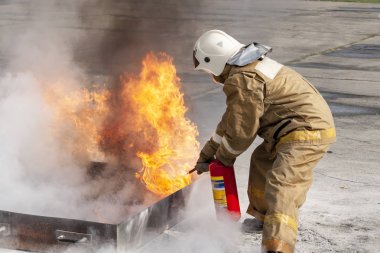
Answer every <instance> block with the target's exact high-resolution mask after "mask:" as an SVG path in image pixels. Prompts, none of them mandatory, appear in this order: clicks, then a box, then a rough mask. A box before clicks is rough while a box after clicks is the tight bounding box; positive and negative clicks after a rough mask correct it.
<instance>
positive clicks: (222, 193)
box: [211, 176, 227, 207]
mask: <svg viewBox="0 0 380 253" xmlns="http://www.w3.org/2000/svg"><path fill="white" fill-rule="evenodd" d="M211 182H212V192H213V195H214V202H215V205H216V206H218V207H227V198H226V189H225V187H224V179H223V177H221V176H219V177H211Z"/></svg>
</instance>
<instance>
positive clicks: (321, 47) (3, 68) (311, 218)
mask: <svg viewBox="0 0 380 253" xmlns="http://www.w3.org/2000/svg"><path fill="white" fill-rule="evenodd" d="M78 2H81V4H80V5H77V4H73V5H72V6H70V7H67V8H64V9H62V8H60V7H59V6H58V7H57V5H53V4H47V5H45V4H44V5H38V4H36V2H34V1H6V0H0V73H3V72H7V71H8V70H9V69H14V68H16V69H17V68H19V70H22V69H25V68H27V67H28V66H9V62H10V61H11V59H12V58H13V57H15V55H12V53H11V52H12V50H11V49H12V48H13V47H14V46H15V45H14V43H12V42H15V41H17V39H18V38H19V37H20V35H22V34H25V32H26V31H28V29H30V25H31V24H33V25H35V26H37V27H39V26H41V27H43V29H42V30H41V36H47V35H49V34H50V33H49V32H50V31H52V30H53V31H56V32H58V33H59V34H61V33H63V34H65V35H66V34H67V36H69V37H70V38H71V39H70V41H71V42H73V43H72V44H73V52H74V54H73V58H74V60H75V62H77V63H78V65H80V66H81V67H82V68H83V69H85V70H86V72H87V73H89V74H90V75H91V76H94V77H99V76H101V77H104V76H113V75H117V74H119V73H121V72H123V71H125V70H134V69H137V68H139V62H140V60H141V58H142V56H143V55H144V54H145V53H146V52H147V51H150V50H153V51H166V52H168V53H169V54H170V55H172V56H173V57H174V59H175V64H176V66H177V69H178V73H179V76H180V77H181V79H182V83H183V91H184V93H185V98H186V102H187V104H188V106H189V113H188V115H189V117H190V118H191V119H192V120H193V121H195V122H196V123H197V125H198V128H199V132H200V137H199V139H200V142H201V143H204V142H205V141H206V140H207V139H208V138H209V136H211V134H212V132H213V131H214V128H215V126H216V124H217V122H218V120H219V118H220V116H221V114H222V113H223V111H224V108H225V105H224V97H223V94H222V91H221V88H220V87H218V86H216V85H215V84H213V83H212V82H211V81H210V78H209V77H208V76H207V75H206V74H203V73H201V72H194V71H193V70H192V66H191V51H192V46H193V43H194V42H195V40H196V38H197V37H198V36H199V35H200V34H201V33H202V32H203V31H206V30H208V29H213V28H217V29H221V30H225V31H226V32H228V33H230V34H231V35H233V36H235V37H236V38H238V39H239V40H240V41H241V42H243V43H249V42H251V41H257V42H261V43H264V44H267V45H270V46H272V47H273V48H274V51H273V53H272V55H271V57H272V58H274V59H276V60H278V61H279V62H282V63H284V64H287V65H290V66H292V67H294V68H295V69H297V70H298V71H299V72H300V73H302V74H303V75H305V76H306V77H307V78H308V79H309V80H311V81H312V82H313V84H315V86H316V87H317V88H318V89H319V90H320V91H321V92H322V93H323V95H324V96H325V98H326V99H327V101H328V102H329V104H330V106H331V108H332V110H333V113H334V116H335V123H336V126H337V134H338V141H337V142H336V143H335V144H334V145H333V146H332V148H331V153H329V154H327V155H326V157H325V158H324V159H323V160H322V161H321V162H320V163H319V165H318V166H317V168H316V170H315V176H314V178H315V180H314V184H313V186H312V188H311V190H310V193H309V196H308V200H307V201H306V203H305V205H304V206H303V208H302V209H301V210H302V211H301V217H300V224H301V225H300V231H299V242H298V244H297V252H377V251H378V250H380V230H379V229H378V228H379V227H380V218H379V216H380V200H379V193H378V192H379V190H380V172H379V165H380V156H379V151H380V144H379V142H380V115H379V114H380V82H379V79H380V74H379V73H380V5H378V4H357V3H342V2H325V1H323V2H320V1H300V0H257V1H250V0H240V1H226V0H208V1H206V0H203V1H200V0H195V1H190V0H187V1H175V0H171V1H165V3H163V1H137V0H135V1H128V2H126V1H125V2H121V1H92V2H91V1H78ZM41 13H43V14H44V15H41ZM46 23H48V27H49V29H47V32H45V33H44V28H46V26H47V25H46ZM74 42H75V43H74ZM38 57H42V58H41V59H43V57H44V55H43V54H42V55H39V56H38ZM36 59H39V58H36ZM31 67H32V66H31ZM258 143H260V140H256V141H255V143H254V145H253V146H252V148H251V149H250V150H248V151H247V152H245V153H244V154H243V155H242V156H240V157H239V158H238V160H237V163H236V171H237V180H238V185H239V194H240V198H241V206H242V209H243V210H244V209H246V207H247V205H248V202H247V197H246V194H245V191H246V185H247V178H248V168H249V157H250V153H251V152H252V150H253V148H254V147H255V146H256V145H257V144H258ZM205 178H206V176H203V178H201V181H200V182H201V183H200V184H199V185H200V186H199V187H198V189H196V191H195V192H194V194H193V196H192V199H191V204H190V208H189V210H190V211H189V212H188V219H187V220H185V221H184V222H183V223H182V224H179V225H178V226H176V227H174V228H172V229H170V230H168V231H167V232H166V233H165V234H164V235H163V236H161V237H159V238H157V239H156V240H155V241H153V242H152V243H151V244H149V245H147V246H146V247H145V248H143V249H142V250H141V251H140V252H153V251H156V252H164V251H166V252H171V251H173V252H195V251H198V252H219V251H221V250H222V251H223V249H224V250H226V248H227V249H230V250H229V251H228V252H258V246H259V245H260V240H261V238H260V234H251V235H249V234H240V233H233V232H231V233H222V232H220V231H216V230H218V229H220V230H223V229H225V228H220V227H218V225H216V223H215V222H213V221H212V220H213V218H212V213H213V210H212V202H211V201H212V199H211V195H210V194H211V192H210V189H209V185H208V184H209V182H208V180H206V179H207V178H206V179H205ZM199 196H202V197H199ZM205 224H207V225H205ZM213 226H215V227H213ZM235 229H236V227H235V226H233V227H232V228H231V229H230V230H231V231H234V230H235ZM179 248H180V249H181V250H178V249H179ZM176 250H177V251H176Z"/></svg>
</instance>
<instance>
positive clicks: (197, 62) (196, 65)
mask: <svg viewBox="0 0 380 253" xmlns="http://www.w3.org/2000/svg"><path fill="white" fill-rule="evenodd" d="M195 53H196V51H195V50H193V64H194V68H197V67H198V66H199V61H198V60H197V58H196V57H195Z"/></svg>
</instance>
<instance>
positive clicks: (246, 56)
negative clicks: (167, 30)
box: [193, 30, 335, 253]
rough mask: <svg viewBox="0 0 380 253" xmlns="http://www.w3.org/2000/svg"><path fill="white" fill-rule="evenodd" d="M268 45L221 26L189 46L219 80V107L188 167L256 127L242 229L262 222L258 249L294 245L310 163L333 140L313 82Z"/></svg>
mask: <svg viewBox="0 0 380 253" xmlns="http://www.w3.org/2000/svg"><path fill="white" fill-rule="evenodd" d="M271 50H272V49H271V48H270V47H268V46H265V45H262V44H259V43H255V42H253V43H250V44H248V45H243V44H241V43H240V42H238V41H237V40H236V39H234V38H232V37H231V36H229V35H228V34H226V33H225V32H223V31H220V30H211V31H208V32H206V33H204V34H203V35H202V36H200V38H199V39H198V40H197V42H196V43H195V46H194V51H193V60H194V67H195V69H196V70H203V71H206V72H207V73H210V74H211V75H212V77H213V79H214V80H215V81H216V82H218V83H220V84H222V85H223V91H224V93H225V94H226V104H227V108H226V111H225V113H224V115H223V117H222V119H221V121H220V122H219V124H218V125H217V128H216V131H215V133H214V135H213V136H212V137H211V139H210V140H209V141H208V142H207V143H206V144H205V146H204V147H203V148H202V151H201V153H200V155H199V159H198V161H197V164H196V166H195V168H196V169H197V171H198V174H200V173H203V172H206V171H208V164H209V163H210V162H211V161H212V160H214V159H216V160H219V161H220V162H222V163H223V164H224V165H225V166H230V165H233V164H234V162H235V159H236V157H238V156H239V155H240V154H241V153H243V152H244V151H245V150H247V149H248V147H249V146H250V145H251V144H252V142H253V140H254V139H255V138H256V135H258V136H260V137H261V138H262V139H263V142H262V143H261V144H260V145H259V146H258V147H257V148H256V149H255V150H254V152H253V154H252V157H251V163H250V172H249V179H248V197H249V207H248V210H247V213H248V214H251V215H252V216H254V217H255V218H254V219H247V220H245V221H244V222H243V225H242V227H243V229H244V230H260V229H261V230H262V231H263V232H262V233H263V234H262V235H263V236H262V251H263V252H282V253H289V252H294V246H295V243H296V239H297V231H298V210H299V208H300V207H301V205H302V204H303V203H304V201H305V198H306V193H307V191H308V190H309V188H310V185H311V183H312V177H313V168H314V167H315V166H316V165H317V163H318V161H319V160H320V159H321V158H322V157H323V155H324V154H325V153H326V151H327V150H328V148H329V145H330V144H331V143H333V142H334V141H335V128H334V121H333V117H332V114H331V111H330V109H329V106H328V105H327V103H326V101H325V100H324V99H323V97H322V96H321V94H320V93H319V92H318V91H317V89H316V88H315V87H314V86H313V85H312V84H311V83H310V82H309V81H308V80H306V79H305V78H304V77H303V76H302V75H300V74H299V73H297V72H296V71H294V70H293V69H291V68H288V67H286V66H284V65H282V64H281V63H278V62H276V61H275V60H273V59H271V58H269V57H268V56H267V55H268V53H270V52H271Z"/></svg>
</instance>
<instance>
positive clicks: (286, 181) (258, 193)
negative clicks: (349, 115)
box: [247, 141, 329, 253]
mask: <svg viewBox="0 0 380 253" xmlns="http://www.w3.org/2000/svg"><path fill="white" fill-rule="evenodd" d="M328 147H329V144H322V143H319V144H311V143H309V144H308V143H299V142H294V143H281V144H278V145H277V146H276V147H275V148H274V147H273V145H271V144H269V143H268V142H265V141H264V142H263V143H262V144H261V145H260V146H258V147H257V148H256V149H255V151H254V152H253V154H252V157H251V166H250V174H249V182H248V196H249V201H250V205H249V207H248V211H247V212H248V213H249V214H251V215H253V216H255V217H256V218H257V219H259V220H261V221H264V229H263V239H262V249H263V251H280V252H283V253H289V252H294V246H295V243H296V240H297V231H298V209H299V208H300V207H301V205H302V204H303V203H304V201H305V199H306V193H307V191H308V190H309V188H310V185H311V183H312V178H313V168H314V167H315V166H316V165H317V163H318V161H319V160H320V159H321V158H322V157H323V155H324V154H325V152H326V151H327V150H328Z"/></svg>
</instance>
